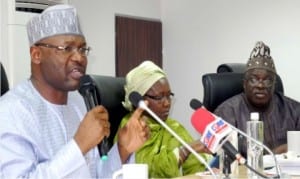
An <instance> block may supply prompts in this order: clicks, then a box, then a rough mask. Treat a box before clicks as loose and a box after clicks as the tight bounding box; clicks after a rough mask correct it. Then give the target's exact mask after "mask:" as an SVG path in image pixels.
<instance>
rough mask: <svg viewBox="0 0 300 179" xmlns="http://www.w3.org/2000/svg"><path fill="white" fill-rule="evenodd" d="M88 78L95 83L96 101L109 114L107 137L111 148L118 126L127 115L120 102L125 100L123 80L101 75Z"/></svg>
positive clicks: (122, 78)
mask: <svg viewBox="0 0 300 179" xmlns="http://www.w3.org/2000/svg"><path fill="white" fill-rule="evenodd" d="M90 76H91V78H92V79H93V80H94V81H95V84H96V87H97V90H98V95H99V96H98V101H99V103H100V104H101V105H103V106H104V107H105V108H106V109H107V111H108V114H109V122H110V136H109V137H108V142H109V145H110V147H111V146H112V145H113V139H114V137H115V135H116V133H117V130H118V127H119V124H120V122H121V120H122V118H123V117H124V116H125V115H126V114H127V113H128V111H127V110H126V109H125V108H124V107H123V105H122V101H124V98H125V91H124V84H125V78H124V77H113V76H103V75H90Z"/></svg>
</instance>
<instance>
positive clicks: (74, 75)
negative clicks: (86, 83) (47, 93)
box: [35, 35, 87, 91]
mask: <svg viewBox="0 0 300 179" xmlns="http://www.w3.org/2000/svg"><path fill="white" fill-rule="evenodd" d="M35 48H39V49H40V51H41V60H40V64H39V69H40V72H41V77H40V78H39V79H40V80H43V81H44V83H45V84H47V85H48V86H50V87H51V88H54V89H56V90H59V91H72V90H76V89H78V87H79V81H80V77H81V76H83V75H84V74H85V70H86V66H87V57H86V55H85V52H86V48H87V46H86V42H85V39H84V38H83V37H82V36H77V35H59V36H54V37H50V38H47V39H44V40H42V41H40V42H38V43H36V47H35Z"/></svg>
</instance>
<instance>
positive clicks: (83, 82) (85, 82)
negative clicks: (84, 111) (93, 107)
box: [78, 75, 94, 94]
mask: <svg viewBox="0 0 300 179" xmlns="http://www.w3.org/2000/svg"><path fill="white" fill-rule="evenodd" d="M93 84H94V81H93V79H92V78H91V76H90V75H84V76H82V77H81V78H80V82H79V90H78V91H79V93H80V94H84V93H85V90H86V88H89V87H90V86H91V85H93Z"/></svg>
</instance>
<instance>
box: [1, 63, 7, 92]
mask: <svg viewBox="0 0 300 179" xmlns="http://www.w3.org/2000/svg"><path fill="white" fill-rule="evenodd" d="M0 66H1V68H0V76H1V81H0V96H2V95H3V94H4V93H6V92H7V91H8V90H9V84H8V80H7V76H6V72H5V70H4V67H3V65H2V63H1V62H0Z"/></svg>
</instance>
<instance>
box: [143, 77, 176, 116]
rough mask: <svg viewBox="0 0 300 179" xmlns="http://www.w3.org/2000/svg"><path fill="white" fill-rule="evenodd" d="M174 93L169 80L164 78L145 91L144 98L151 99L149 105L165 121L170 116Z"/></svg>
mask: <svg viewBox="0 0 300 179" xmlns="http://www.w3.org/2000/svg"><path fill="white" fill-rule="evenodd" d="M173 95H174V94H173V93H172V92H171V89H170V85H169V82H168V80H167V79H166V78H162V79H160V80H158V81H157V82H156V83H154V85H153V86H152V87H151V88H150V89H149V90H148V91H147V92H146V93H145V95H144V99H146V100H147V101H149V105H148V107H149V108H150V109H151V110H152V111H153V112H154V113H155V114H156V115H157V116H158V117H159V118H161V119H162V120H164V121H165V120H166V119H167V117H168V116H169V112H170V108H171V102H172V97H173Z"/></svg>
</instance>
